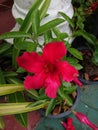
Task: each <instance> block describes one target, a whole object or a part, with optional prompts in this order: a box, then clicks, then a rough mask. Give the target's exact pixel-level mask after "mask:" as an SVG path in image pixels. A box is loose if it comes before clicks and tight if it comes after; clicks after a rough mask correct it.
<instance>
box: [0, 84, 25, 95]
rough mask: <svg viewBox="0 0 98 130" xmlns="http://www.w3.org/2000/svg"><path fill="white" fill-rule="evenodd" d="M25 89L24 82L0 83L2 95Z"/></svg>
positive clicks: (0, 93)
mask: <svg viewBox="0 0 98 130" xmlns="http://www.w3.org/2000/svg"><path fill="white" fill-rule="evenodd" d="M23 90H24V86H23V84H0V96H2V95H7V94H11V93H15V92H17V91H23Z"/></svg>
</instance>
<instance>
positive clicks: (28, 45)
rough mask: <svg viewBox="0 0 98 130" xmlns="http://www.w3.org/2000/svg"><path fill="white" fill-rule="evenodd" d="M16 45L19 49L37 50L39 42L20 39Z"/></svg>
mask: <svg viewBox="0 0 98 130" xmlns="http://www.w3.org/2000/svg"><path fill="white" fill-rule="evenodd" d="M15 47H16V48H18V49H19V50H26V51H29V52H31V51H35V50H36V47H37V44H36V43H33V42H30V41H20V42H17V43H16V44H15Z"/></svg>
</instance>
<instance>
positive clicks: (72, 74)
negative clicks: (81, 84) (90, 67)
mask: <svg viewBox="0 0 98 130" xmlns="http://www.w3.org/2000/svg"><path fill="white" fill-rule="evenodd" d="M58 69H59V73H60V75H61V77H62V79H63V80H65V81H67V82H70V81H73V80H74V79H75V78H76V77H77V76H78V75H79V73H78V71H77V70H76V68H75V67H74V66H72V65H70V64H69V63H68V62H67V61H62V62H59V63H58Z"/></svg>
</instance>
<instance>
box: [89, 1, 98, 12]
mask: <svg viewBox="0 0 98 130" xmlns="http://www.w3.org/2000/svg"><path fill="white" fill-rule="evenodd" d="M97 7H98V2H94V3H92V5H91V9H92V10H93V11H95V10H96V9H97Z"/></svg>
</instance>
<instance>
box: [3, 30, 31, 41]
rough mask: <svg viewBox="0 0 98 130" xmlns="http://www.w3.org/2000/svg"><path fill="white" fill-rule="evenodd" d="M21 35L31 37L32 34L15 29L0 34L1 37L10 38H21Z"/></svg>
mask: <svg viewBox="0 0 98 130" xmlns="http://www.w3.org/2000/svg"><path fill="white" fill-rule="evenodd" d="M21 37H28V38H31V35H30V34H28V33H25V32H21V31H13V32H7V33H4V34H2V35H1V36H0V40H1V39H9V38H21Z"/></svg>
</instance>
